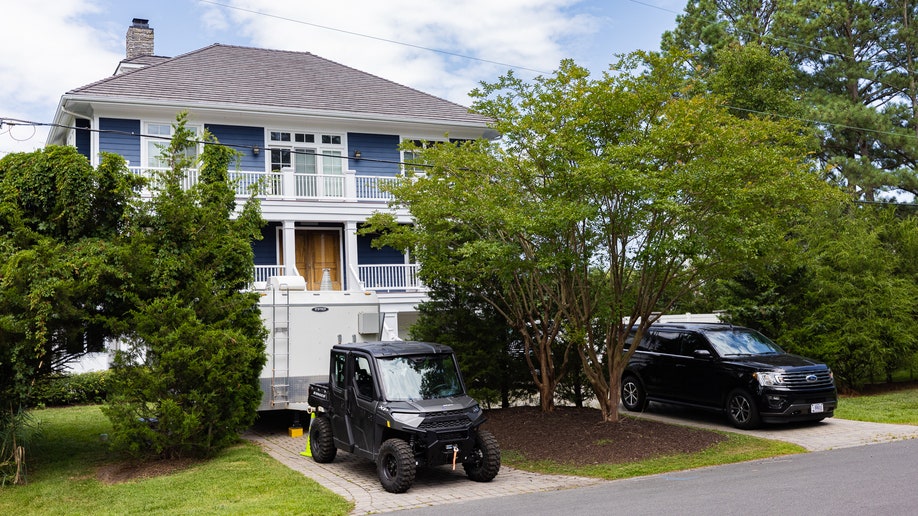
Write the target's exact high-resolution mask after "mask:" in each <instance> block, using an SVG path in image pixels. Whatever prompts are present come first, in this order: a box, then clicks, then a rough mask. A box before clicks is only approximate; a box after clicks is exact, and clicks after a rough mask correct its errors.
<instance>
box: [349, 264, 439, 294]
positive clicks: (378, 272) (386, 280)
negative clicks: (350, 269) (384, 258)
mask: <svg viewBox="0 0 918 516" xmlns="http://www.w3.org/2000/svg"><path fill="white" fill-rule="evenodd" d="M357 275H358V276H359V277H360V281H361V282H362V283H363V286H364V288H365V289H367V290H377V291H379V290H427V288H426V287H425V286H424V285H423V284H422V283H421V281H420V280H419V279H418V265H417V264H408V265H358V266H357Z"/></svg>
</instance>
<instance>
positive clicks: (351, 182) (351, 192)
mask: <svg viewBox="0 0 918 516" xmlns="http://www.w3.org/2000/svg"><path fill="white" fill-rule="evenodd" d="M344 200H345V202H357V172H355V171H353V170H350V169H347V170H345V171H344Z"/></svg>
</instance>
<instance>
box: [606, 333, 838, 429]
mask: <svg viewBox="0 0 918 516" xmlns="http://www.w3.org/2000/svg"><path fill="white" fill-rule="evenodd" d="M631 338H632V339H633V338H634V336H633V334H632V337H631ZM631 345H633V342H629V343H626V347H630V346H631ZM621 385H622V393H621V394H622V404H623V405H624V406H625V408H626V409H628V410H631V411H641V410H643V409H644V408H645V407H646V405H647V402H648V401H659V402H664V403H673V404H679V405H689V406H694V407H702V408H706V409H714V410H722V411H724V412H725V413H726V415H727V417H728V419H729V420H730V423H732V424H733V425H734V426H736V427H737V428H755V427H757V426H758V425H759V423H760V422H766V423H782V422H791V421H821V420H823V419H825V418H827V417H831V416H832V415H833V413H834V411H835V407H836V405H837V402H838V401H837V396H836V391H835V381H834V379H833V377H832V371H831V370H830V369H829V367H828V366H826V365H825V364H822V363H819V362H817V361H815V360H812V359H809V358H804V357H801V356H797V355H791V354H788V353H785V352H784V350H782V349H781V348H780V347H778V345H777V344H775V343H774V342H772V341H771V340H769V339H768V338H767V337H765V336H764V335H762V334H761V333H759V332H757V331H754V330H751V329H749V328H742V327H739V326H732V325H728V324H713V323H665V324H659V323H658V324H653V325H651V327H650V329H649V331H648V332H646V334H645V335H644V337H643V338H642V339H641V342H640V343H639V344H638V349H637V350H636V351H635V353H634V355H632V357H631V360H630V361H629V362H628V366H627V367H626V369H625V372H624V374H623V375H622V384H621Z"/></svg>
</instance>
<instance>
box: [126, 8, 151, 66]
mask: <svg viewBox="0 0 918 516" xmlns="http://www.w3.org/2000/svg"><path fill="white" fill-rule="evenodd" d="M126 43H127V44H126V49H127V59H134V58H135V57H140V56H152V55H153V29H151V28H150V20H144V19H142V18H134V20H133V21H132V25H131V26H130V27H128V30H127V42H126Z"/></svg>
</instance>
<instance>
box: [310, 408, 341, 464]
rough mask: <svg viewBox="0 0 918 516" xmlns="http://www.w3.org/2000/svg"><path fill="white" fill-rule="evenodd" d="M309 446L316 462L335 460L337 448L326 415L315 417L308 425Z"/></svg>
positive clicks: (324, 462) (323, 462) (325, 462)
mask: <svg viewBox="0 0 918 516" xmlns="http://www.w3.org/2000/svg"><path fill="white" fill-rule="evenodd" d="M309 448H310V451H312V459H313V460H314V461H316V462H319V463H322V464H327V463H329V462H331V461H333V460H335V455H337V454H338V449H337V448H335V440H334V438H333V437H332V428H331V421H329V420H328V418H327V417H324V416H322V417H317V418H315V419H314V420H313V421H312V425H310V426H309Z"/></svg>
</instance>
